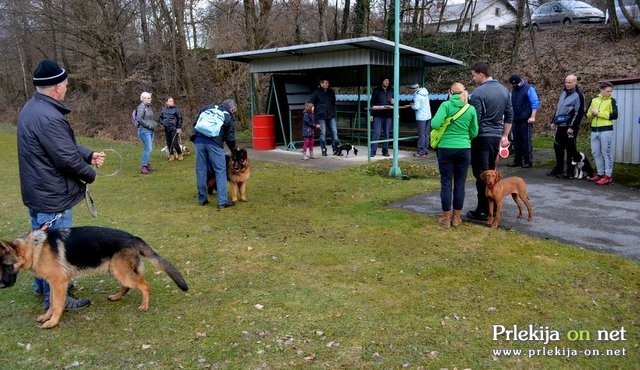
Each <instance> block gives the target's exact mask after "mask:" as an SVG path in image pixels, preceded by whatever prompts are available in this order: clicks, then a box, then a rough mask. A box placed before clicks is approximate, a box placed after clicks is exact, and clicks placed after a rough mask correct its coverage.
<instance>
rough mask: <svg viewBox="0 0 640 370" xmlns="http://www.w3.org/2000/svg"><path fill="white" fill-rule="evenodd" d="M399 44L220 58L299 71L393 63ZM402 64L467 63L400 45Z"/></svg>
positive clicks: (349, 44)
mask: <svg viewBox="0 0 640 370" xmlns="http://www.w3.org/2000/svg"><path fill="white" fill-rule="evenodd" d="M394 52H395V43H394V42H392V41H389V40H385V39H382V38H379V37H375V36H367V37H359V38H352V39H344V40H335V41H326V42H317V43H312V44H304V45H294V46H284V47H277V48H271V49H263V50H252V51H243V52H237V53H229V54H221V55H218V59H223V60H231V61H236V62H242V63H249V72H251V73H255V72H258V73H275V72H282V71H288V72H295V71H302V70H309V69H333V68H341V67H354V66H365V65H373V66H393V60H394V59H393V55H394ZM399 52H400V65H401V67H415V68H425V67H428V66H443V65H463V64H464V63H463V62H461V61H459V60H457V59H453V58H448V57H445V56H442V55H438V54H434V53H430V52H428V51H424V50H421V49H418V48H414V47H411V46H407V45H402V44H400V45H399Z"/></svg>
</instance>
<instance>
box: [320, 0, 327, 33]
mask: <svg viewBox="0 0 640 370" xmlns="http://www.w3.org/2000/svg"><path fill="white" fill-rule="evenodd" d="M327 4H328V0H318V20H319V25H318V26H319V28H320V30H319V31H320V41H327V40H328V38H327V25H326V24H325V13H326V9H327Z"/></svg>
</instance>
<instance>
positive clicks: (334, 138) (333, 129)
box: [318, 118, 340, 152]
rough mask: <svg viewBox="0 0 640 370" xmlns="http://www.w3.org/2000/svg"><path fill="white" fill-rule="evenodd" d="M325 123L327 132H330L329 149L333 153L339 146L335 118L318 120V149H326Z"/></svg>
mask: <svg viewBox="0 0 640 370" xmlns="http://www.w3.org/2000/svg"><path fill="white" fill-rule="evenodd" d="M327 122H328V123H329V130H330V131H331V147H332V148H333V151H334V152H335V151H337V150H338V147H339V146H340V140H339V139H338V126H337V124H336V119H335V118H331V119H318V124H320V148H322V149H326V148H327Z"/></svg>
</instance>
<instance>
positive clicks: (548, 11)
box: [531, 0, 605, 30]
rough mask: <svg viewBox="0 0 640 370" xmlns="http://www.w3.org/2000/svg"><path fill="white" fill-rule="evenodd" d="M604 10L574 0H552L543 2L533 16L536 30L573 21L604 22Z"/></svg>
mask: <svg viewBox="0 0 640 370" xmlns="http://www.w3.org/2000/svg"><path fill="white" fill-rule="evenodd" d="M604 21H605V16H604V12H602V10H600V9H598V8H594V7H593V6H591V5H589V4H587V3H584V2H582V1H574V0H560V1H550V2H548V3H544V4H542V5H541V6H540V7H539V8H538V9H536V11H535V12H533V15H532V16H531V25H532V27H533V28H534V29H535V30H539V29H542V28H548V27H553V26H568V25H570V24H573V23H604Z"/></svg>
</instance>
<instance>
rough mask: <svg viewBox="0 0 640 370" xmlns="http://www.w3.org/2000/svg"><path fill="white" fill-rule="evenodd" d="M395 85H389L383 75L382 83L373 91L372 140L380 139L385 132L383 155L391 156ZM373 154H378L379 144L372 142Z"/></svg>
mask: <svg viewBox="0 0 640 370" xmlns="http://www.w3.org/2000/svg"><path fill="white" fill-rule="evenodd" d="M392 105H393V87H390V86H389V79H388V78H387V77H382V78H381V79H380V84H379V85H378V86H376V88H375V89H373V91H372V92H371V118H372V120H373V135H372V136H371V141H378V140H380V134H383V136H384V140H385V142H383V143H382V155H383V156H385V157H388V156H389V141H388V140H389V133H390V131H391V125H393V109H392V108H391V109H390V108H389V107H390V106H392ZM370 149H371V156H372V157H375V156H376V151H377V150H378V144H377V143H373V144H371V148H370Z"/></svg>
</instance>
